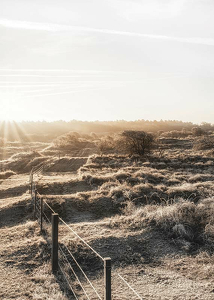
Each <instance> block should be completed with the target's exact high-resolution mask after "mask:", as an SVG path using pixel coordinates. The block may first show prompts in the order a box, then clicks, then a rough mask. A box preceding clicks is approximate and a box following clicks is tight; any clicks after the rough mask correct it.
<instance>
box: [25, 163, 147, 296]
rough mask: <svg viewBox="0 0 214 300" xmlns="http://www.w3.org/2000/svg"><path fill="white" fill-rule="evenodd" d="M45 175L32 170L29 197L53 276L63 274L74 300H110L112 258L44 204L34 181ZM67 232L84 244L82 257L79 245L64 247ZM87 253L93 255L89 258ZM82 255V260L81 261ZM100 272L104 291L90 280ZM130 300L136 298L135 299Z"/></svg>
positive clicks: (41, 171)
mask: <svg viewBox="0 0 214 300" xmlns="http://www.w3.org/2000/svg"><path fill="white" fill-rule="evenodd" d="M43 171H44V164H42V165H39V166H38V167H33V168H32V170H31V173H30V194H31V201H32V204H33V207H34V218H35V219H36V220H37V221H38V223H39V225H40V231H41V233H42V234H44V235H45V237H46V240H47V242H48V243H49V245H50V246H51V247H50V248H51V261H52V271H53V273H55V274H56V273H57V272H61V274H62V277H63V278H64V282H65V283H66V284H67V286H68V288H69V290H70V291H71V293H72V294H73V296H74V298H75V299H80V298H81V299H89V300H90V299H91V300H92V299H100V300H102V299H104V300H111V299H112V284H111V280H112V272H111V258H104V257H102V256H101V255H100V254H99V253H98V252H97V251H96V250H95V249H94V248H93V247H91V246H90V245H89V244H88V243H87V242H86V241H85V240H84V239H83V238H82V237H81V236H80V235H79V234H78V233H77V232H76V231H75V230H74V229H73V228H72V227H71V225H69V224H67V223H66V222H65V221H64V220H63V219H62V218H61V217H59V215H58V214H57V213H56V212H55V211H54V209H53V208H52V207H51V205H50V204H49V203H47V201H46V200H44V195H40V194H39V193H38V191H37V186H36V182H35V180H34V177H35V175H38V174H42V173H43ZM66 230H67V231H68V232H69V233H70V234H71V235H73V236H74V237H75V238H76V239H77V240H78V241H79V243H80V244H81V250H84V251H80V254H79V252H78V249H76V250H75V246H76V245H74V243H73V245H69V244H66V243H65V241H64V239H63V236H64V233H65V231H66ZM86 250H87V251H89V252H90V255H89V252H87V251H86ZM81 252H82V255H83V257H80V255H81ZM81 264H83V265H84V266H83V265H81ZM95 264H97V268H94V266H95ZM97 270H99V272H98V274H99V276H101V277H103V279H104V280H103V283H102V287H101V286H100V285H99V286H95V284H94V283H92V280H90V278H89V277H90V276H91V274H92V273H96V272H97ZM87 273H89V274H87ZM115 275H116V276H117V277H118V278H119V279H120V280H121V282H122V283H123V284H124V285H125V286H126V287H127V288H128V289H129V291H131V292H132V294H133V296H134V297H137V299H143V298H142V297H141V296H140V295H139V293H137V292H136V291H135V290H134V288H133V287H132V286H131V285H130V284H129V283H128V282H127V281H126V280H125V278H124V277H122V275H121V274H119V273H115ZM96 276H97V274H96ZM91 277H93V276H91ZM95 282H96V283H97V280H95ZM82 297H84V298H82ZM129 299H136V298H133V297H132V298H129Z"/></svg>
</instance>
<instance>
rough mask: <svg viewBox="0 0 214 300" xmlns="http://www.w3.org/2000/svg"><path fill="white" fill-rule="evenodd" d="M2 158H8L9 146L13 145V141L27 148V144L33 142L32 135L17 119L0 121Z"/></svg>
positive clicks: (0, 155) (0, 154)
mask: <svg viewBox="0 0 214 300" xmlns="http://www.w3.org/2000/svg"><path fill="white" fill-rule="evenodd" d="M0 139H1V146H0V149H1V151H0V159H1V160H4V159H6V158H7V156H8V155H7V154H8V147H9V146H10V147H11V144H12V143H14V142H15V143H19V144H20V147H21V148H23V149H24V148H25V147H26V144H28V143H30V142H32V139H31V138H30V135H29V134H27V132H26V130H25V128H24V126H23V125H22V124H20V123H17V122H15V121H10V120H5V121H2V122H0Z"/></svg>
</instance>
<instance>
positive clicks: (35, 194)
mask: <svg viewBox="0 0 214 300" xmlns="http://www.w3.org/2000/svg"><path fill="white" fill-rule="evenodd" d="M36 201H37V190H36V189H35V190H34V214H33V216H34V219H36Z"/></svg>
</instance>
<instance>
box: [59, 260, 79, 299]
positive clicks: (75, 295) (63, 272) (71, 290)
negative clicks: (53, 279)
mask: <svg viewBox="0 0 214 300" xmlns="http://www.w3.org/2000/svg"><path fill="white" fill-rule="evenodd" d="M58 265H59V268H60V271H61V272H62V275H63V276H64V278H65V280H66V282H67V284H68V286H69V287H70V289H71V291H72V293H73V295H74V297H75V299H76V300H79V299H78V298H77V296H76V294H75V292H74V289H73V288H72V286H71V284H70V283H69V281H68V278H67V276H66V275H65V273H64V271H63V269H62V267H61V265H60V263H59V264H58Z"/></svg>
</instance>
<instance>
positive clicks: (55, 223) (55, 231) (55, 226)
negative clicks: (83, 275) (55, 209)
mask: <svg viewBox="0 0 214 300" xmlns="http://www.w3.org/2000/svg"><path fill="white" fill-rule="evenodd" d="M51 223H52V249H51V263H52V272H53V273H56V272H57V271H58V226H59V215H58V214H56V213H54V214H52V216H51Z"/></svg>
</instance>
